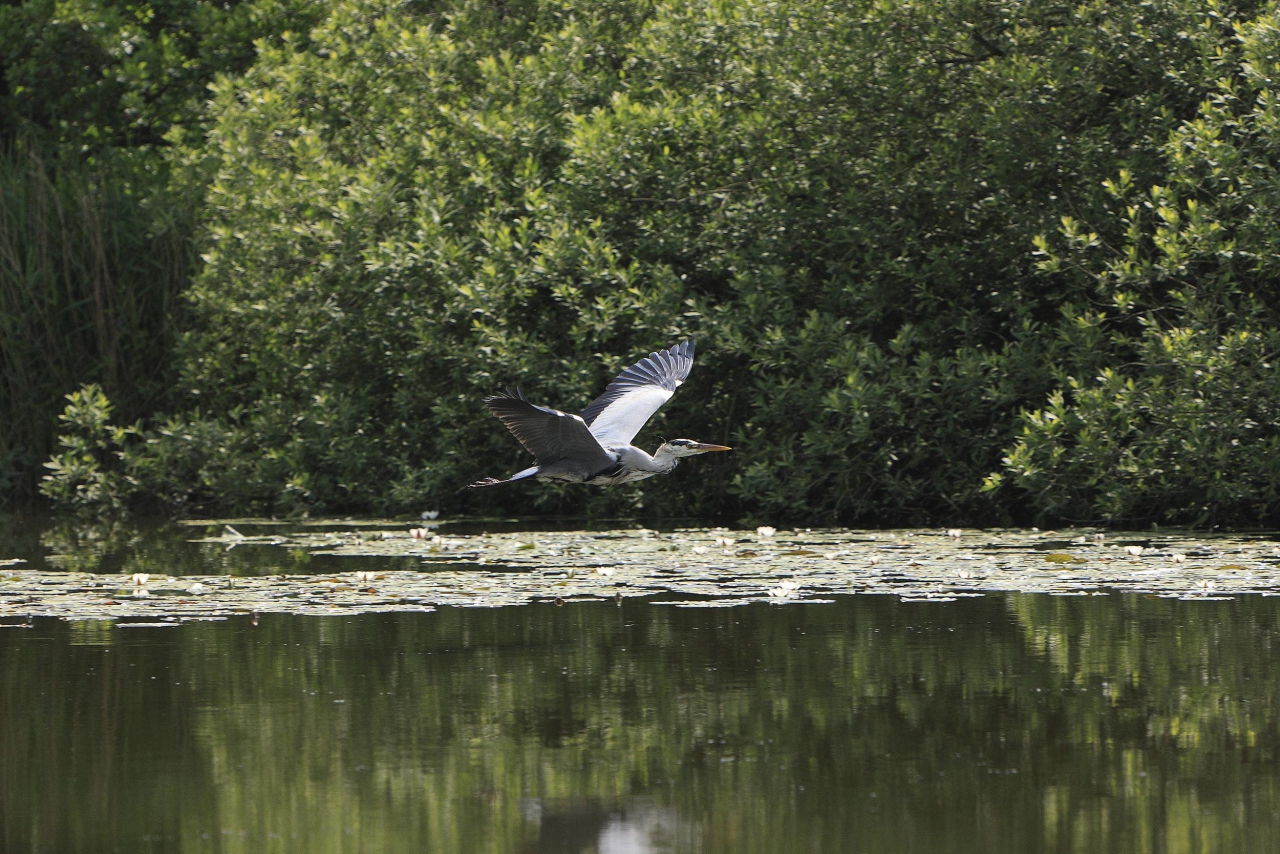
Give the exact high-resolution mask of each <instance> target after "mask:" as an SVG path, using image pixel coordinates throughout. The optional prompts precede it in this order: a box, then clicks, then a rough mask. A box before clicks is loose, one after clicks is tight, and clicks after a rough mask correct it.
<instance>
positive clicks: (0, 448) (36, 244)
mask: <svg viewBox="0 0 1280 854" xmlns="http://www.w3.org/2000/svg"><path fill="white" fill-rule="evenodd" d="M192 211H193V208H192V206H191V205H189V204H186V203H185V201H184V200H183V199H182V198H181V197H180V196H177V195H175V194H174V193H172V192H170V191H169V190H168V188H167V172H166V170H165V168H164V163H163V162H162V160H161V159H160V158H159V157H158V156H157V155H156V154H154V153H153V152H136V151H135V152H128V153H125V154H120V155H112V156H106V157H101V158H96V159H95V160H93V161H89V162H86V161H84V160H82V159H79V158H69V157H66V156H50V155H47V154H45V153H42V152H41V151H40V150H39V149H38V148H37V147H36V146H35V145H33V144H29V143H17V144H14V145H11V146H9V147H7V148H5V149H4V150H0V505H3V504H6V503H13V502H22V501H26V500H29V499H30V498H31V497H32V496H34V494H35V487H36V485H37V484H38V482H39V479H40V475H41V474H42V473H43V471H42V467H41V463H42V462H43V461H44V460H46V459H48V457H49V454H50V451H51V450H52V448H53V447H54V445H55V443H56V432H57V415H58V413H59V412H60V411H61V410H62V408H63V406H64V404H65V400H64V395H66V394H67V393H68V392H71V391H73V390H75V389H76V388H78V387H80V385H81V384H83V383H86V382H97V383H100V384H101V385H102V387H103V388H104V389H105V390H106V391H107V393H108V395H109V396H110V397H111V399H112V401H113V402H114V403H115V404H116V407H117V412H118V413H119V416H120V420H122V421H126V422H127V421H132V420H134V419H136V418H139V417H142V416H144V415H146V414H148V413H150V412H152V411H153V410H154V409H155V407H156V406H157V405H158V404H159V403H160V401H161V400H162V398H163V396H164V394H165V393H166V390H167V389H168V388H169V386H170V384H171V383H170V377H171V365H170V362H171V360H170V351H171V348H172V343H173V340H174V334H175V330H176V328H177V323H178V315H179V313H180V294H181V292H182V290H183V288H184V287H185V286H186V283H187V282H188V280H189V278H190V271H191V266H192V261H193V255H192V251H191V248H190V240H189V237H190V234H191V223H192V221H193V219H192Z"/></svg>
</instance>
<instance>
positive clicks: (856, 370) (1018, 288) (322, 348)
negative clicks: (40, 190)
mask: <svg viewBox="0 0 1280 854" xmlns="http://www.w3.org/2000/svg"><path fill="white" fill-rule="evenodd" d="M1250 14H1252V13H1251V12H1249V11H1248V10H1245V11H1236V10H1230V9H1225V8H1224V7H1210V8H1209V9H1208V10H1207V11H1206V8H1205V7H1204V6H1203V5H1202V4H1195V3H1190V2H1182V0H1165V2H1154V3H1147V4H1114V3H1106V2H1090V3H1085V4H1075V5H1072V6H1063V5H1062V4H1060V3H1056V2H1044V0H1038V1H1035V2H1017V3H1015V2H966V3H953V2H942V0H927V2H911V3H895V4H882V3H871V2H866V3H856V4H846V5H843V6H841V5H835V6H821V5H817V4H811V3H785V2H784V3H776V2H769V3H765V2H754V0H741V1H740V2H733V3H722V2H721V3H713V2H704V3H691V4H690V3H684V4H657V3H654V4H635V3H621V2H619V3H580V2H571V1H570V0H564V2H533V0H529V1H528V2H524V3H518V4H515V5H511V4H507V5H505V6H502V7H494V6H492V5H490V4H483V3H479V2H465V1H464V0H457V2H444V3H439V4H435V5H432V6H429V7H428V6H416V5H405V4H398V3H397V4H393V3H389V2H374V0H345V2H338V3H335V4H333V5H332V6H331V8H330V10H329V14H328V17H327V18H326V19H325V20H324V21H323V22H321V23H320V24H318V25H317V26H316V27H315V28H314V29H313V30H311V32H310V34H309V41H307V42H306V43H305V44H303V43H302V42H301V41H298V40H296V39H293V38H292V37H288V36H286V37H284V38H282V39H281V41H280V42H279V43H274V44H264V45H263V46H262V48H261V50H260V53H259V57H258V61H257V62H256V63H255V65H254V66H253V67H252V68H251V69H250V70H249V71H248V72H246V74H245V75H244V77H243V78H238V79H234V80H233V79H230V78H224V79H222V80H221V82H219V83H218V84H217V85H216V86H215V90H214V103H213V106H212V113H211V116H212V122H213V123H212V125H211V129H210V133H209V136H208V142H207V145H206V146H204V147H203V148H200V149H198V150H197V151H194V152H193V153H192V156H193V157H199V158H206V159H207V162H209V163H210V164H211V166H210V168H211V170H212V178H211V183H210V186H209V191H208V195H207V197H206V207H205V212H206V216H207V232H206V239H205V243H204V246H203V257H204V259H205V264H204V267H203V269H202V271H201V272H200V274H199V276H198V277H197V279H196V281H195V283H194V285H193V287H192V290H191V315H190V317H191V320H190V327H189V332H188V333H187V334H186V335H185V337H184V339H183V342H182V345H181V348H180V355H179V365H178V367H179V370H180V374H181V378H180V381H179V383H178V392H179V394H180V395H181V397H180V398H179V399H180V400H181V403H180V405H179V409H180V411H179V412H177V413H176V415H175V417H174V418H173V420H172V421H171V422H170V423H169V424H168V425H167V426H166V427H165V428H164V429H163V430H162V431H160V432H159V433H157V434H156V435H155V436H154V437H153V440H152V441H149V442H147V443H145V444H143V445H140V446H138V448H137V450H135V451H131V452H130V464H131V465H132V466H134V467H135V470H136V471H138V472H140V475H139V478H140V482H141V483H143V484H144V485H145V488H146V489H147V490H148V491H150V492H151V493H153V494H158V495H163V496H169V497H172V498H185V500H188V501H192V502H194V503H195V504H196V505H197V506H210V507H211V506H231V507H238V508H248V507H257V508H265V509H275V510H280V511H290V512H296V511H300V510H304V509H323V508H330V509H334V508H339V507H341V508H351V509H360V508H364V509H388V508H392V507H399V506H418V505H422V504H427V505H430V506H447V507H450V508H453V509H464V508H469V509H480V508H491V509H496V508H499V507H501V508H506V509H517V508H527V507H534V508H541V509H547V510H552V509H555V510H564V509H569V508H583V507H587V508H589V509H591V510H592V511H593V512H610V511H618V510H632V509H636V508H640V509H641V510H643V511H644V512H649V513H668V514H673V515H678V514H685V513H720V514H736V515H739V516H741V515H743V514H753V513H754V514H759V515H762V516H768V517H769V518H773V519H818V520H824V521H853V520H863V521H866V520H877V521H882V522H894V521H903V522H924V521H927V520H930V519H942V518H946V519H948V520H953V521H962V520H969V521H982V520H988V521H991V520H1001V519H1008V518H1011V517H1014V518H1017V517H1021V516H1024V515H1025V514H1024V511H1022V510H1021V509H1020V508H1021V507H1022V506H1023V505H1024V504H1025V502H1024V501H1022V499H1021V498H1020V497H1017V496H1016V494H1014V493H1006V492H1003V491H1002V490H989V491H986V492H984V491H983V488H982V484H983V480H984V478H985V477H986V476H987V475H988V474H989V473H991V472H993V471H995V470H996V469H998V468H999V467H1000V465H1001V463H1000V459H1001V457H1002V456H1003V455H1004V451H1003V449H1004V448H1006V447H1008V446H1010V445H1012V444H1014V443H1015V441H1016V439H1017V430H1018V425H1019V421H1018V412H1019V411H1021V410H1023V409H1030V408H1034V407H1035V406H1036V405H1037V404H1038V402H1040V401H1043V400H1044V399H1045V397H1046V395H1047V394H1049V393H1050V392H1051V391H1052V390H1053V389H1054V388H1055V386H1057V385H1059V384H1060V383H1061V382H1062V381H1063V377H1064V376H1065V374H1064V365H1068V366H1070V365H1078V366H1087V365H1090V364H1093V363H1095V362H1098V363H1100V364H1101V363H1106V362H1107V361H1108V360H1110V359H1112V358H1113V357H1114V358H1119V359H1122V360H1123V359H1127V358H1136V351H1135V350H1133V348H1132V347H1129V349H1128V350H1126V349H1125V347H1126V346H1128V345H1126V344H1124V343H1123V342H1120V343H1117V342H1116V341H1115V340H1114V339H1113V337H1112V336H1111V323H1112V321H1111V320H1110V319H1108V320H1107V321H1106V324H1104V325H1106V328H1105V329H1104V330H1103V331H1102V332H1100V333H1099V335H1098V337H1097V341H1099V342H1101V343H1102V345H1103V346H1102V349H1101V350H1097V351H1089V350H1083V351H1072V350H1071V349H1070V348H1071V347H1074V346H1075V344H1074V343H1073V342H1075V341H1076V339H1075V338H1073V337H1072V336H1073V335H1074V334H1075V333H1074V332H1073V331H1072V330H1074V329H1075V328H1076V326H1077V325H1078V323H1077V317H1076V315H1077V314H1078V312H1077V311H1076V310H1075V309H1073V308H1072V306H1081V305H1088V304H1089V303H1090V301H1091V300H1093V299H1094V298H1095V295H1096V290H1097V287H1098V285H1097V282H1096V280H1095V279H1094V278H1093V277H1090V276H1084V275H1078V274H1070V273H1064V272H1062V271H1061V270H1057V271H1055V270H1054V269H1050V268H1049V267H1048V266H1045V265H1044V263H1043V262H1045V257H1044V256H1043V255H1037V252H1041V253H1044V252H1050V253H1052V252H1055V251H1057V250H1056V249H1054V247H1053V246H1052V245H1050V244H1051V243H1052V242H1053V240H1054V239H1055V238H1047V239H1046V240H1045V241H1042V243H1041V245H1040V248H1039V249H1037V244H1036V238H1037V236H1040V235H1050V234H1052V233H1054V232H1055V231H1056V230H1057V229H1058V228H1059V226H1060V224H1061V223H1062V221H1063V218H1064V217H1067V218H1074V219H1071V220H1070V221H1072V222H1075V223H1091V222H1094V221H1101V220H1104V219H1106V218H1107V217H1108V216H1109V215H1110V213H1111V212H1112V211H1113V210H1114V201H1113V191H1112V190H1109V189H1108V188H1107V186H1106V185H1105V182H1107V181H1112V182H1113V184H1114V181H1115V180H1117V176H1120V175H1122V174H1124V175H1129V176H1131V177H1130V179H1129V180H1131V181H1132V182H1133V183H1134V184H1135V185H1139V186H1150V185H1154V184H1158V183H1160V182H1162V181H1164V180H1166V179H1165V177H1164V176H1165V173H1166V172H1167V171H1168V169H1169V161H1168V156H1167V155H1168V148H1167V147H1166V142H1167V139H1168V137H1169V134H1170V133H1172V132H1179V133H1184V132H1186V131H1185V128H1186V127H1187V125H1186V122H1188V121H1189V120H1192V119H1194V118H1195V117H1196V116H1197V114H1198V112H1199V111H1200V104H1201V101H1202V100H1203V99H1204V98H1205V97H1206V96H1207V95H1209V94H1210V93H1212V92H1213V91H1214V90H1215V87H1216V86H1217V85H1218V82H1219V80H1220V79H1221V75H1222V73H1223V68H1224V66H1223V65H1222V62H1223V60H1220V59H1219V58H1218V57H1219V56H1220V55H1222V54H1223V53H1224V52H1226V53H1230V51H1231V50H1233V49H1234V45H1236V40H1237V37H1236V33H1235V30H1233V29H1232V24H1233V23H1234V22H1236V21H1238V20H1245V18H1246V17H1247V15H1250ZM1180 129H1181V130H1180ZM1065 239H1066V238H1064V240H1065ZM1086 242H1087V241H1086ZM1089 251H1090V250H1088V249H1082V250H1081V252H1084V253H1085V254H1086V256H1087V254H1088V252H1089ZM1064 307H1065V308H1066V310H1065V311H1064ZM1127 322H1128V321H1125V320H1124V319H1120V320H1119V323H1120V325H1121V326H1124V324H1125V323H1127ZM1130 325H1131V324H1130ZM1126 328H1127V327H1126ZM686 335H689V336H694V337H696V338H697V340H698V343H699V361H698V367H697V369H696V370H695V371H694V373H693V375H692V377H691V378H690V381H689V383H688V384H687V386H686V387H685V388H684V389H682V390H681V392H680V394H678V395H677V396H676V397H675V398H674V399H673V400H672V402H671V403H670V404H669V405H668V406H667V407H666V408H665V409H664V410H663V412H662V413H661V414H660V415H659V416H658V417H657V418H656V419H655V423H654V424H653V426H652V427H651V428H650V429H649V430H648V431H647V432H646V433H645V434H644V436H642V437H641V439H642V441H645V439H644V437H645V436H647V437H649V438H648V439H647V441H648V442H650V443H651V444H656V437H657V436H658V435H659V434H667V435H670V434H671V433H673V432H679V433H682V434H684V435H687V436H692V437H695V438H703V439H708V440H713V441H725V442H727V443H728V444H733V445H735V446H736V447H737V450H736V451H735V452H734V453H733V454H729V455H724V457H723V458H720V459H717V460H714V461H712V460H709V459H708V460H700V461H698V463H697V464H695V465H698V473H697V474H696V475H690V474H689V473H688V469H691V468H692V466H690V467H688V468H687V469H682V470H681V471H680V472H678V473H677V474H675V475H674V476H672V477H670V478H662V479H655V480H653V481H648V482H646V483H645V484H644V485H643V486H642V487H635V488H631V489H628V490H615V491H610V492H605V493H599V492H588V491H584V490H566V489H558V488H549V487H548V488H539V489H537V490H529V489H524V490H512V491H510V492H507V493H502V492H500V491H488V492H486V493H485V494H483V495H475V494H468V495H464V496H462V497H458V496H456V495H455V490H456V489H457V488H458V486H460V485H461V484H463V483H466V482H468V481H469V480H471V479H474V478H475V477H477V476H480V475H483V474H498V473H501V472H502V471H504V470H514V469H515V468H517V467H520V466H522V465H523V464H524V463H523V456H522V454H523V452H522V451H521V450H520V449H519V448H518V446H517V445H516V444H515V443H514V442H513V441H512V440H511V438H510V437H509V436H508V435H507V434H506V433H505V431H503V430H502V428H501V425H499V424H498V423H497V422H496V421H494V420H493V419H491V418H489V417H488V415H487V413H486V412H485V411H484V409H483V407H482V406H481V405H480V403H479V401H480V399H481V398H482V397H483V396H484V395H485V394H487V393H490V392H492V391H493V390H494V389H496V388H499V387H501V386H502V385H505V384H508V383H513V382H520V383H521V384H522V385H523V386H524V388H525V390H526V392H527V393H528V394H529V395H530V396H531V397H532V398H534V399H539V400H546V401H548V402H552V403H554V404H556V405H557V406H561V407H566V408H572V407H575V406H582V405H584V404H585V403H586V402H587V401H588V400H589V399H590V398H591V396H592V395H593V394H595V393H597V392H598V391H599V390H600V388H601V387H602V386H603V384H604V383H605V382H606V381H607V380H608V378H609V377H610V376H611V374H612V373H613V372H614V371H616V370H617V369H619V368H620V367H622V366H623V365H625V364H626V363H628V362H629V361H630V360H632V359H634V358H635V357H636V356H637V355H639V354H640V353H642V352H646V351H648V350H649V349H651V348H655V347H659V346H666V345H668V344H671V343H674V342H675V341H676V340H679V339H680V338H681V337H683V336H686ZM1068 369H1070V368H1068ZM1090 506H1092V505H1090ZM1032 509H1033V510H1044V511H1046V512H1047V510H1048V508H1047V507H1040V506H1038V507H1034V508H1032Z"/></svg>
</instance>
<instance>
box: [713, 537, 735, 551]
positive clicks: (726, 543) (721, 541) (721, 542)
mask: <svg viewBox="0 0 1280 854" xmlns="http://www.w3.org/2000/svg"><path fill="white" fill-rule="evenodd" d="M736 542H737V540H735V539H733V538H732V537H716V545H717V546H719V547H720V548H722V549H727V548H729V547H730V546H732V545H733V544H734V543H736Z"/></svg>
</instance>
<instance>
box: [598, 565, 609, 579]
mask: <svg viewBox="0 0 1280 854" xmlns="http://www.w3.org/2000/svg"><path fill="white" fill-rule="evenodd" d="M596 575H602V576H604V577H605V578H608V577H609V576H611V575H613V568H612V567H608V566H597V567H596Z"/></svg>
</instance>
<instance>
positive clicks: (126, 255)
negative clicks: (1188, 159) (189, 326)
mask: <svg viewBox="0 0 1280 854" xmlns="http://www.w3.org/2000/svg"><path fill="white" fill-rule="evenodd" d="M321 9H322V4H320V3H316V2H313V0H255V2H229V3H216V4H215V3H208V2H199V0H164V2H150V3H138V2H120V1H119V0H107V2H88V1H87V0H65V1H64V0H60V2H54V0H26V1H25V2H21V3H11V4H4V5H0V504H5V503H8V502H10V501H13V500H25V499H26V498H29V497H30V496H31V495H32V494H33V493H34V492H35V489H36V486H37V484H38V483H39V476H38V475H39V471H40V467H39V463H40V461H42V460H44V459H47V458H48V456H49V454H50V452H51V451H52V450H53V446H54V433H55V429H56V415H57V413H58V411H59V409H60V408H61V406H62V399H63V396H64V395H65V393H66V392H67V391H68V389H72V388H76V387H77V386H79V385H80V384H82V383H85V382H95V383H100V384H101V385H102V387H103V388H104V389H105V391H106V393H107V394H109V395H110V397H111V398H112V400H113V401H114V402H115V404H116V405H118V407H119V409H120V412H121V414H122V415H123V416H124V417H125V418H126V419H127V420H133V419H136V418H140V417H143V416H149V415H152V414H153V413H155V412H156V411H157V409H159V408H160V407H161V404H162V402H163V401H164V399H165V395H166V394H167V392H168V391H169V390H170V388H171V387H172V385H173V382H174V371H173V360H172V356H171V348H172V346H173V344H174V340H175V334H176V329H177V327H178V325H179V324H180V323H181V322H182V312H181V298H180V294H181V292H182V291H183V290H184V289H185V287H186V285H187V283H188V281H189V279H190V275H191V272H192V270H193V267H194V262H195V261H196V259H195V256H194V252H193V248H192V244H191V236H192V232H193V229H194V226H195V218H196V211H197V209H198V205H199V199H200V195H201V188H202V183H203V176H202V172H201V169H200V166H201V165H202V164H201V161H200V159H199V157H198V155H197V156H196V157H194V158H192V159H191V160H190V161H188V162H187V163H186V164H183V166H184V168H179V169H176V170H175V169H174V168H173V165H174V164H173V162H172V161H171V158H170V156H169V150H170V147H171V146H173V145H178V146H182V145H187V146H190V147H191V148H192V149H194V150H196V151H198V150H199V145H200V140H201V139H202V137H203V127H204V124H203V123H204V108H205V102H206V101H207V98H208V88H207V87H208V84H209V83H210V81H212V80H213V79H214V78H215V77H216V76H218V75H220V74H226V75H234V74H236V73H239V72H241V71H243V70H244V69H245V68H247V67H248V66H249V65H250V64H251V63H252V61H253V59H254V58H255V56H256V54H257V44H258V42H259V41H261V42H262V43H266V42H271V41H273V40H274V41H276V42H278V41H279V38H278V36H279V34H280V33H283V32H286V31H292V32H294V33H302V34H305V32H306V31H307V30H308V29H309V28H310V25H311V22H312V21H313V20H314V19H315V18H316V17H317V16H318V15H319V14H320V12H321ZM293 38H294V39H295V41H302V42H303V43H305V39H304V37H303V35H296V36H294V37H293ZM187 166H189V167H191V168H186V167H187Z"/></svg>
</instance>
